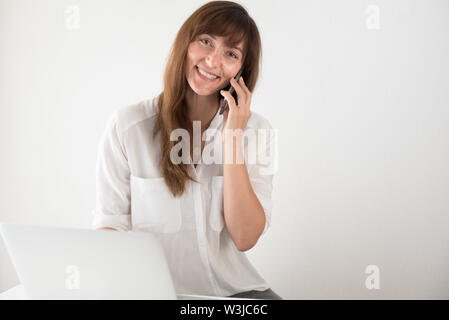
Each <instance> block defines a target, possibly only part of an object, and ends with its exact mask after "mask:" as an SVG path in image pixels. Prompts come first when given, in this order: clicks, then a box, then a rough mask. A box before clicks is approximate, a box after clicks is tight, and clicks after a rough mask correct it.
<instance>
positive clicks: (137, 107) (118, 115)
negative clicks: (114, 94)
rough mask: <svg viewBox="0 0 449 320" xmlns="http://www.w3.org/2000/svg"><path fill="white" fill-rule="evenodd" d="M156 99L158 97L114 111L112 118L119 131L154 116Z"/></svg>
mask: <svg viewBox="0 0 449 320" xmlns="http://www.w3.org/2000/svg"><path fill="white" fill-rule="evenodd" d="M157 99H158V96H156V97H153V98H148V99H144V100H141V101H138V102H136V103H133V104H130V105H126V106H122V107H119V108H117V109H115V110H114V117H115V119H116V121H117V124H118V126H119V127H120V129H121V130H122V131H126V130H128V129H129V128H131V127H132V126H134V125H136V124H137V123H139V122H141V121H144V120H148V119H150V118H152V117H154V116H156V111H157V107H156V103H157Z"/></svg>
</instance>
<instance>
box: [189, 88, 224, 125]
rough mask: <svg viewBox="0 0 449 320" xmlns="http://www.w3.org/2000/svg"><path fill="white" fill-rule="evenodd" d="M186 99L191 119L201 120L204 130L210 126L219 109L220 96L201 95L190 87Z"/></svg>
mask: <svg viewBox="0 0 449 320" xmlns="http://www.w3.org/2000/svg"><path fill="white" fill-rule="evenodd" d="M186 101H187V114H188V116H189V120H190V121H191V122H192V123H193V121H201V129H202V130H203V129H206V128H208V127H209V125H210V123H211V122H212V119H213V118H214V116H215V114H216V113H217V111H218V108H219V105H218V102H219V101H218V98H217V97H216V96H215V95H209V96H199V95H197V94H196V93H195V92H193V91H192V90H191V89H190V88H189V90H188V93H187V95H186Z"/></svg>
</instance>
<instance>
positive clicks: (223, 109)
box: [219, 67, 243, 115]
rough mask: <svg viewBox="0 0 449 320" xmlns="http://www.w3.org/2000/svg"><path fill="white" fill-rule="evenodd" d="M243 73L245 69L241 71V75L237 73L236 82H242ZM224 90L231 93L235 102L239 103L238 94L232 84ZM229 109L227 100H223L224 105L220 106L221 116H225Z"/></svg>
mask: <svg viewBox="0 0 449 320" xmlns="http://www.w3.org/2000/svg"><path fill="white" fill-rule="evenodd" d="M242 73H243V67H242V68H241V69H240V71H239V73H237V75H236V76H235V77H234V80H235V81H237V82H238V81H239V80H240V77H241V76H242ZM224 90H226V91H229V93H230V94H232V96H233V97H234V99H235V101H237V93H236V92H235V90H234V87H233V86H232V85H231V84H229V86H228V87H227V88H226V89H224ZM227 107H228V101H227V100H226V99H223V103H222V104H221V106H220V113H219V114H220V115H221V114H223V112H224V111H225V110H226V108H227Z"/></svg>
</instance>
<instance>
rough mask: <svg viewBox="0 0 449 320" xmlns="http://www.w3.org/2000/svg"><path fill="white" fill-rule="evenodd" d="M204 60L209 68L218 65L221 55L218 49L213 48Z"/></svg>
mask: <svg viewBox="0 0 449 320" xmlns="http://www.w3.org/2000/svg"><path fill="white" fill-rule="evenodd" d="M206 62H207V64H208V66H209V67H210V68H214V67H218V66H219V65H220V63H221V55H220V53H219V52H218V50H214V51H212V52H211V53H209V54H208V55H207V57H206Z"/></svg>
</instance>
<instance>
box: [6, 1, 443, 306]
mask: <svg viewBox="0 0 449 320" xmlns="http://www.w3.org/2000/svg"><path fill="white" fill-rule="evenodd" d="M203 3H205V1H182V0H177V1H162V0H161V1H143V0H142V1H138V0H132V1H130V0H127V1H111V0H108V1H106V0H101V1H99V0H96V1H66V0H65V1H56V0H45V1H44V0H40V1H34V0H14V1H13V0H0V130H1V134H0V146H1V158H0V161H1V162H0V177H1V180H0V197H1V198H0V199H1V200H0V221H3V222H4V221H7V222H18V223H27V224H40V225H54V226H72V227H83V228H84V227H85V228H90V224H91V219H92V217H91V211H92V209H93V208H94V205H95V162H96V154H97V148H98V143H99V139H100V135H101V133H102V131H103V130H104V127H105V125H106V120H107V119H108V118H109V116H110V115H111V113H112V112H113V110H115V109H116V108H118V107H122V106H125V105H129V104H133V103H135V102H138V101H140V100H143V99H147V98H151V97H154V96H155V95H156V94H158V93H159V92H160V91H161V90H162V75H163V71H164V67H165V62H166V58H167V56H168V52H169V49H170V47H171V45H172V43H173V41H174V38H175V35H176V33H177V31H178V30H179V28H180V27H181V25H182V24H183V23H184V21H185V20H186V19H187V17H188V16H189V15H190V14H191V13H192V12H193V11H195V10H196V9H197V8H199V7H200V5H202V4H203ZM240 3H241V4H243V5H244V6H245V7H246V8H247V9H248V11H249V13H250V15H251V16H252V17H253V18H254V20H255V21H256V23H257V24H258V27H259V30H260V33H261V37H262V43H263V62H262V74H261V78H260V82H259V83H258V85H257V87H256V89H255V90H254V92H253V101H252V106H251V107H252V110H254V111H256V112H258V113H260V114H262V115H263V116H265V117H266V118H268V119H269V120H270V122H271V124H272V125H273V127H274V128H276V129H278V130H279V145H280V148H279V168H278V171H277V173H276V177H275V182H274V184H275V188H274V194H273V197H274V209H273V210H274V211H273V215H272V225H271V228H270V229H269V231H268V233H266V234H265V235H264V236H263V237H262V238H261V239H260V240H259V242H258V244H257V245H256V247H254V248H253V249H252V250H250V251H249V252H248V255H249V257H250V259H251V261H252V262H253V263H254V265H255V267H256V269H257V270H259V272H260V273H261V274H262V276H263V277H265V279H266V280H267V281H268V283H270V284H271V286H272V288H273V290H274V291H276V292H277V293H278V294H279V295H281V296H282V297H283V298H285V299H312V298H319V299H330V298H337V299H349V298H355V299H379V298H381V299H390V298H399V299H409V298H414V299H427V298H437V299H439V298H446V299H448V298H449V232H448V231H449V213H448V212H449V168H448V165H447V164H448V163H449V144H448V140H449V139H448V137H449V1H446V0H439V1H437V0H433V1H429V0H422V1H418V0H417V1H411V0H410V1H391V0H389V1H386V0H385V1H379V0H371V1H366V0H365V1H358V0H353V1H349V0H348V1H332V0H327V1H316V0H315V1H312V0H308V1H305V0H302V1H286V0H284V1H267V0H266V1H260V0H257V1H256V0H251V1H249V0H248V1H240ZM70 5H74V6H76V8H78V9H79V14H80V15H79V18H80V20H79V29H71V28H70V26H71V24H70V23H71V22H70V18H69V16H70V15H71V14H73V9H70ZM369 6H375V7H374V9H373V7H369ZM75 10H76V9H75ZM373 10H374V11H373ZM376 10H378V13H379V16H378V17H379V20H378V22H379V24H378V26H379V28H377V29H376V28H375V29H372V26H373V25H372V23H373V19H374V20H375V18H376V17H375V16H374V18H373V14H374V15H375V12H376ZM72 22H73V21H72ZM375 22H376V21H374V23H375ZM368 265H377V266H378V267H379V270H380V289H378V290H375V289H374V290H368V289H367V288H366V286H365V280H366V278H367V277H368V274H366V273H365V268H366V267H367V266H368ZM17 283H18V279H17V276H16V274H15V271H14V269H13V267H12V265H11V262H10V260H9V258H8V255H7V252H6V249H5V248H4V246H3V243H2V242H0V291H3V290H6V289H8V288H10V287H12V286H14V285H16V284H17Z"/></svg>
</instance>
